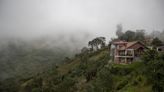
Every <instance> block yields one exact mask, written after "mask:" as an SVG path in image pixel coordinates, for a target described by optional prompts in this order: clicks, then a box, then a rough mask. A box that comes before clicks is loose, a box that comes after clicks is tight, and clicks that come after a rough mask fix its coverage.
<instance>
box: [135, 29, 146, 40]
mask: <svg viewBox="0 0 164 92" xmlns="http://www.w3.org/2000/svg"><path fill="white" fill-rule="evenodd" d="M144 39H145V30H136V33H135V40H139V41H143V40H144Z"/></svg>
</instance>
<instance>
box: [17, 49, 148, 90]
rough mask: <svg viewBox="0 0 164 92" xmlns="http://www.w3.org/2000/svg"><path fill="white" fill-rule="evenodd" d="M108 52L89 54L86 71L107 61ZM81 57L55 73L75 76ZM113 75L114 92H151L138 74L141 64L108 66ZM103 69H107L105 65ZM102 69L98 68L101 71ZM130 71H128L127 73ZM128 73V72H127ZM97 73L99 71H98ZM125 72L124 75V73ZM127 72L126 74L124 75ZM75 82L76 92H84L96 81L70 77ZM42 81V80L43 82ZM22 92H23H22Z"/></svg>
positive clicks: (27, 83) (27, 82)
mask: <svg viewBox="0 0 164 92" xmlns="http://www.w3.org/2000/svg"><path fill="white" fill-rule="evenodd" d="M108 56H109V52H108V50H107V49H104V50H101V51H98V52H95V53H93V54H90V55H89V57H87V58H88V61H87V67H88V68H87V69H88V70H90V69H93V68H99V67H96V64H101V63H103V60H104V61H109V57H108ZM81 62H82V61H81V57H75V58H73V59H72V60H71V62H69V63H65V64H64V65H61V66H59V67H58V68H57V71H58V73H59V74H60V75H64V76H66V77H67V76H72V75H75V74H76V72H75V74H74V71H76V70H78V67H79V66H80V64H81ZM110 65H111V66H112V69H113V70H114V73H113V75H114V76H113V80H114V92H151V85H149V84H148V83H147V79H146V77H145V76H144V75H143V74H142V73H141V72H140V71H141V70H142V69H143V68H144V65H143V63H142V62H135V63H132V64H129V65H120V64H113V63H111V64H110ZM103 67H108V65H105V66H103ZM101 68H102V67H100V70H101ZM129 70H130V71H129ZM127 71H128V72H127ZM98 72H99V71H98ZM124 72H125V73H124ZM126 72H127V73H126ZM43 75H44V74H43ZM46 77H47V78H45V80H47V79H49V80H51V79H53V75H47V76H46ZM34 78H35V77H34ZM72 78H73V80H75V81H76V84H75V85H76V87H77V90H76V92H84V90H85V89H86V88H87V86H88V85H92V82H94V81H95V80H96V78H97V77H95V78H93V79H92V80H91V81H89V82H86V78H85V76H84V74H82V75H78V76H75V77H72ZM43 81H44V80H43ZM32 82H33V79H30V80H28V81H26V82H25V83H23V84H22V85H21V87H23V88H24V87H25V86H26V85H29V84H30V83H32ZM20 89H22V88H20ZM22 92H23V91H22Z"/></svg>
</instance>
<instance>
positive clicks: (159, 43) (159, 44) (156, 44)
mask: <svg viewBox="0 0 164 92" xmlns="http://www.w3.org/2000/svg"><path fill="white" fill-rule="evenodd" d="M151 44H152V45H153V46H154V47H157V46H161V45H162V41H161V40H159V39H158V38H157V37H156V38H154V39H153V41H152V43H151Z"/></svg>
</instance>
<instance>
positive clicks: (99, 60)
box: [0, 47, 164, 92]
mask: <svg viewBox="0 0 164 92" xmlns="http://www.w3.org/2000/svg"><path fill="white" fill-rule="evenodd" d="M108 50H109V49H108V48H107V47H106V48H104V49H101V50H98V51H96V52H93V53H81V54H78V55H76V56H75V57H74V58H71V59H67V60H65V61H66V62H65V63H64V64H61V65H59V66H54V67H53V68H51V69H48V70H47V71H45V72H42V73H40V74H37V75H34V76H31V77H26V78H19V77H17V78H14V79H13V78H12V79H8V80H5V81H3V82H1V86H0V91H1V92H162V91H153V90H157V89H158V88H163V87H164V86H163V84H162V83H163V82H162V81H163V78H162V77H160V78H159V79H156V78H157V76H159V74H162V72H163V66H164V63H163V62H161V61H162V59H163V57H164V55H163V54H158V55H157V53H156V52H154V51H153V50H152V51H148V52H146V53H151V55H149V54H146V53H145V55H144V56H143V59H142V60H143V61H142V62H134V63H132V64H127V65H122V64H115V63H112V62H111V61H110V57H109V51H108ZM150 57H152V59H151V58H150ZM153 59H154V60H155V62H154V61H151V60H153ZM148 61H149V62H148ZM159 65H160V66H161V67H158V66H159ZM154 68H155V69H156V71H158V72H157V74H156V73H154V72H153V71H154ZM160 76H161V75H160ZM157 81H158V82H157ZM159 81H161V82H159ZM157 85H158V86H157ZM159 85H160V86H159ZM154 88H155V89H154ZM156 88H157V89H156ZM158 90H161V89H158Z"/></svg>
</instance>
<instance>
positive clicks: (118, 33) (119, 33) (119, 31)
mask: <svg viewBox="0 0 164 92" xmlns="http://www.w3.org/2000/svg"><path fill="white" fill-rule="evenodd" d="M116 27H117V29H116V35H117V37H118V39H120V37H121V36H122V35H123V32H122V30H123V27H122V24H118V25H117V26H116Z"/></svg>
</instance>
